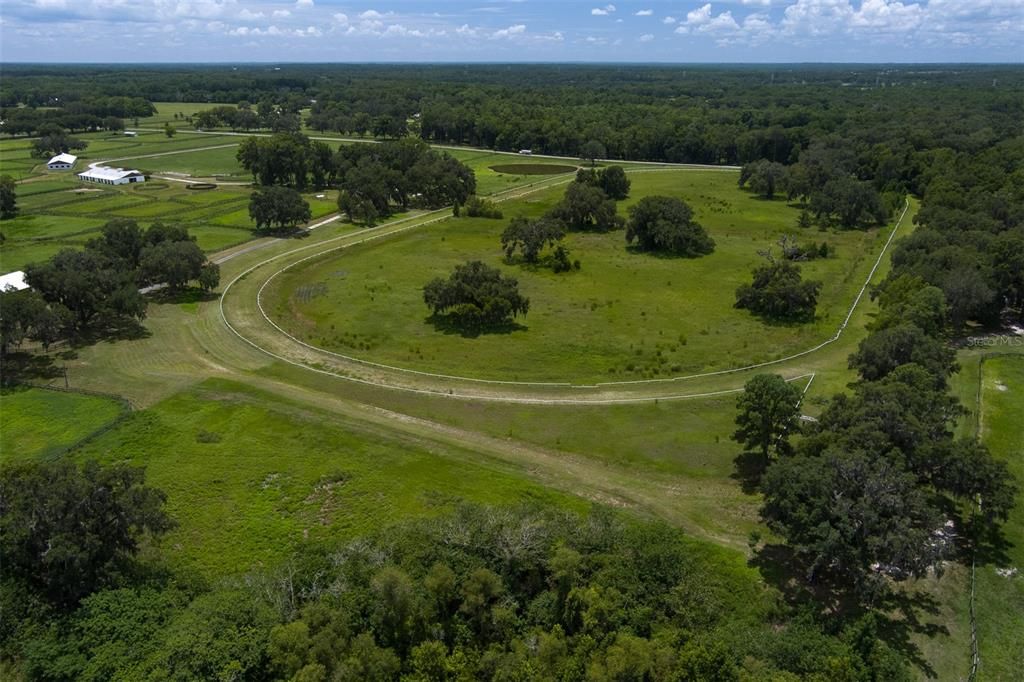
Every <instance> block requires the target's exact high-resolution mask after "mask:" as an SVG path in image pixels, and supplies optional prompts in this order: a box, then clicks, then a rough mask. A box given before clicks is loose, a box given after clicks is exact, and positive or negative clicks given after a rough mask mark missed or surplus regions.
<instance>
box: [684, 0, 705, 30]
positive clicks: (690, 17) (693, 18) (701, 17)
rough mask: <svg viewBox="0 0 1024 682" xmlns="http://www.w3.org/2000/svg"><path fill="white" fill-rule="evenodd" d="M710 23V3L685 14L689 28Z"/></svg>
mask: <svg viewBox="0 0 1024 682" xmlns="http://www.w3.org/2000/svg"><path fill="white" fill-rule="evenodd" d="M709 21H711V3H710V2H709V3H708V4H706V5H704V6H703V7H699V8H697V9H695V10H692V11H690V12H687V13H686V23H687V24H689V25H690V26H697V25H698V24H706V23H708V22H709Z"/></svg>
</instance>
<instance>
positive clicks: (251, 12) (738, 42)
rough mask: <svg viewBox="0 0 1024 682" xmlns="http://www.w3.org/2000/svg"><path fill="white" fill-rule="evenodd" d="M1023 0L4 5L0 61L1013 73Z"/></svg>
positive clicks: (40, 1)
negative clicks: (748, 66) (858, 67)
mask: <svg viewBox="0 0 1024 682" xmlns="http://www.w3.org/2000/svg"><path fill="white" fill-rule="evenodd" d="M1022 35H1024V0H918V1H917V2H898V1H891V0H732V1H715V2H711V3H702V2H661V1H659V2H653V1H648V2H616V3H615V4H598V3H594V2H577V1H575V0H474V1H469V2H465V1H463V0H419V1H416V2H412V1H409V0H406V1H405V2H375V1H373V0H368V2H367V4H354V3H352V2H347V1H346V0H291V1H290V2H287V1H277V0H3V2H2V5H0V60H3V61H21V62H25V61H51V62H52V61H57V62H61V61H63V62H140V61H150V62H157V61H162V62H181V61H195V62H221V61H234V62H243V61H244V62H256V61H277V62H285V61H288V62H296V61H357V62H376V61H382V62H383V61H598V62H608V61H659V62H789V61H811V62H829V61H844V62H851V61H853V62H885V61H893V62H913V61H918V62H927V61H940V62H1021V61H1024V59H1022V58H1024V40H1022V38H1021V36H1022Z"/></svg>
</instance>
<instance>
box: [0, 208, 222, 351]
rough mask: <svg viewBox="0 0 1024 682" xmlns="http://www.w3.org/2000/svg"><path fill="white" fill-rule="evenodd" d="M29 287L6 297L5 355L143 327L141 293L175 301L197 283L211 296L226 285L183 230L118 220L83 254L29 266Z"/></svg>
mask: <svg viewBox="0 0 1024 682" xmlns="http://www.w3.org/2000/svg"><path fill="white" fill-rule="evenodd" d="M25 281H26V283H27V284H28V285H29V287H30V288H28V289H24V290H21V291H7V292H3V293H0V301H2V311H3V312H2V315H0V352H2V354H3V355H6V354H7V353H8V352H9V351H10V350H12V349H14V348H17V347H19V346H20V345H21V344H22V343H23V342H25V341H34V342H37V343H40V344H41V345H42V346H43V347H44V348H45V347H48V346H49V345H51V344H53V343H54V342H56V341H58V340H61V339H77V338H83V337H88V336H92V335H96V334H105V333H107V332H109V331H111V330H116V329H119V328H121V327H123V326H124V325H125V324H126V323H129V324H131V323H135V322H138V321H141V320H142V319H144V318H145V315H146V299H145V297H144V296H143V295H142V294H141V293H140V292H139V289H140V288H143V287H149V286H154V285H155V286H158V287H164V288H166V290H167V291H168V292H169V293H171V294H174V293H176V292H178V291H180V290H182V289H183V288H185V287H186V286H187V285H189V283H191V282H195V283H196V285H197V286H198V287H199V288H200V289H202V290H204V291H210V290H212V289H215V288H216V287H217V286H218V285H219V284H220V266H218V265H217V264H215V263H211V262H209V261H208V260H207V258H206V255H205V254H204V253H203V251H202V249H200V248H199V245H198V244H196V241H195V237H192V236H191V235H189V233H188V231H187V230H186V229H185V228H184V227H181V226H180V225H174V224H166V223H162V222H156V223H153V224H152V225H151V226H150V227H149V228H148V229H145V230H144V229H142V228H141V227H139V226H138V224H137V223H136V222H135V221H134V220H130V219H125V218H118V219H115V220H112V221H110V222H108V223H107V224H106V225H104V226H103V228H102V230H101V231H100V235H99V236H98V237H94V238H93V239H90V240H89V241H88V242H86V244H85V248H84V249H81V250H75V249H63V250H61V251H59V252H58V253H57V254H55V255H54V256H53V257H52V258H50V259H49V260H46V261H44V262H41V263H33V264H30V265H28V266H26V268H25Z"/></svg>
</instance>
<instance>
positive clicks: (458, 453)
mask: <svg viewBox="0 0 1024 682" xmlns="http://www.w3.org/2000/svg"><path fill="white" fill-rule="evenodd" d="M74 457H75V459H77V460H85V459H90V458H95V459H99V460H100V461H108V462H112V461H127V462H131V463H133V464H136V465H142V466H145V467H146V472H147V481H148V482H149V483H151V484H153V485H155V486H157V487H159V488H161V489H163V490H164V491H166V492H167V494H168V508H169V512H170V513H171V515H172V516H173V517H174V518H175V519H176V520H177V521H178V523H179V524H180V525H179V527H178V529H177V530H175V531H173V532H172V533H171V534H170V535H169V536H168V537H167V538H166V539H165V541H164V545H165V547H166V548H167V554H168V556H170V557H171V563H173V564H175V565H178V566H184V567H191V568H195V569H198V570H199V571H201V572H202V573H203V574H204V575H206V576H208V577H217V576H224V575H231V574H237V573H243V572H246V571H249V570H253V569H256V568H259V567H265V566H273V565H276V564H278V563H280V562H281V561H283V560H284V559H286V558H287V557H288V556H289V555H290V554H291V552H292V551H293V550H294V549H295V548H296V547H297V546H298V545H300V544H302V543H304V542H318V541H322V540H330V541H331V542H332V543H335V542H337V541H343V540H345V539H348V538H352V537H356V536H358V535H361V534H365V533H367V532H369V531H372V530H376V529H379V528H381V527H385V526H387V525H389V524H391V523H394V522H396V521H399V520H402V519H404V518H408V517H410V516H422V515H426V514H435V513H440V512H442V511H445V510H448V509H451V508H452V506H453V505H454V504H457V503H458V502H459V501H463V500H466V501H476V502H486V503H491V504H502V503H513V502H516V501H525V500H543V501H546V502H554V503H558V504H562V503H569V504H574V505H576V506H580V505H581V503H580V502H578V501H577V502H571V501H570V500H569V499H568V498H564V497H562V496H560V495H558V494H556V493H552V492H550V491H545V490H544V489H543V488H541V487H540V486H537V485H534V484H531V483H529V482H527V481H526V480H525V479H524V478H522V476H521V475H517V473H516V471H515V468H514V467H509V466H507V465H503V464H500V463H497V462H490V461H488V460H487V459H486V458H483V457H479V456H476V455H473V454H472V453H471V452H469V451H467V450H461V449H459V448H450V449H443V450H438V449H437V448H436V447H435V446H433V445H432V444H429V443H425V442H421V441H418V440H417V439H414V438H402V437H400V436H399V435H398V434H395V433H388V432H382V431H379V430H375V429H374V428H373V427H372V426H369V425H366V424H360V423H356V422H353V421H351V420H346V419H343V418H339V417H337V416H335V415H331V414H330V413H327V412H324V411H320V410H317V409H313V408H310V407H309V406H306V405H300V404H298V403H293V402H290V401H287V400H282V399H281V398H280V397H278V396H273V395H269V394H266V393H263V392H261V391H257V390H253V389H252V388H250V387H247V386H244V385H241V384H238V383H234V382H228V381H222V380H210V381H207V382H205V383H203V384H201V385H199V386H197V387H195V388H193V389H191V390H188V391H185V392H182V393H179V394H177V395H175V396H174V397H172V398H170V399H168V400H165V401H163V402H161V403H159V404H157V405H155V406H153V407H152V408H151V409H149V410H146V411H145V412H141V413H137V414H134V415H132V416H131V417H130V418H129V419H128V420H127V421H126V422H124V423H123V424H122V425H120V426H119V427H118V428H116V429H114V430H111V431H109V432H107V433H106V434H104V435H102V436H100V437H99V438H97V439H96V440H94V441H92V442H90V443H89V444H88V445H87V446H86V447H84V448H82V449H81V450H79V451H76V452H75V454H74Z"/></svg>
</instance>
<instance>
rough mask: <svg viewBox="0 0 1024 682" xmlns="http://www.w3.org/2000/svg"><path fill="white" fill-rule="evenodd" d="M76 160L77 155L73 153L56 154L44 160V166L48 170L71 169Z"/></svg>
mask: <svg viewBox="0 0 1024 682" xmlns="http://www.w3.org/2000/svg"><path fill="white" fill-rule="evenodd" d="M76 161H78V157H77V156H75V155H74V154H58V155H57V156H55V157H53V158H52V159H50V160H49V161H47V162H46V167H47V168H49V169H50V170H71V167H72V166H74V165H75V162H76Z"/></svg>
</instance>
